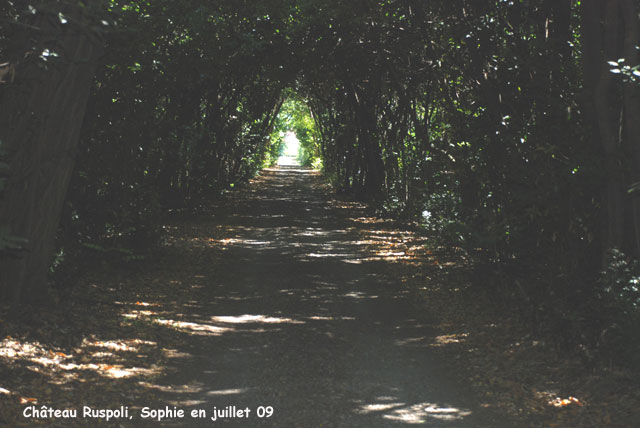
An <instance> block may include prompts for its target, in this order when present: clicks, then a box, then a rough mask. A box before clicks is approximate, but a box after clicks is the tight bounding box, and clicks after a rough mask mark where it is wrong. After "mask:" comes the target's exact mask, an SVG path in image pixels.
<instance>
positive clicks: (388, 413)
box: [155, 167, 496, 428]
mask: <svg viewBox="0 0 640 428" xmlns="http://www.w3.org/2000/svg"><path fill="white" fill-rule="evenodd" d="M319 184H320V180H319V177H318V176H317V175H314V174H313V173H312V172H310V171H307V170H302V169H296V168H295V167H286V168H285V167H281V168H280V169H272V170H267V171H265V173H264V175H263V177H262V179H261V180H259V181H258V182H257V183H253V185H251V186H250V187H249V188H248V189H245V191H243V192H240V193H239V194H238V195H236V197H235V200H234V202H233V203H232V204H231V205H229V206H227V207H226V208H223V209H222V211H223V212H220V210H219V211H218V212H217V213H216V215H215V216H214V217H212V218H211V217H208V216H206V215H205V216H203V217H202V218H201V219H200V221H199V222H198V223H197V224H195V225H194V224H193V223H191V224H189V225H187V226H182V227H178V231H177V232H178V233H177V234H176V235H175V236H178V237H179V238H178V239H176V240H175V241H174V242H173V247H172V248H173V249H171V250H169V251H170V252H171V251H181V250H182V251H186V252H187V253H188V254H189V256H188V257H186V258H183V259H182V260H183V264H182V265H181V266H180V267H177V268H178V269H180V270H183V271H185V272H192V278H193V284H191V286H192V287H193V289H194V290H196V292H197V298H192V299H191V300H189V301H187V302H185V303H184V308H183V309H182V314H181V315H179V316H178V318H177V319H173V320H157V321H158V322H161V323H168V325H172V326H174V327H176V329H178V330H182V331H184V332H185V333H192V334H194V335H191V336H188V337H186V338H185V339H184V340H185V341H184V342H183V344H182V345H181V346H180V347H179V349H178V351H179V352H176V355H175V357H174V358H171V359H170V361H169V364H168V372H169V373H170V374H169V375H168V376H166V377H165V378H163V379H159V380H158V382H157V384H156V385H155V387H156V388H157V389H158V390H160V391H161V392H162V393H161V397H162V398H163V401H166V402H170V403H172V404H173V405H176V406H178V407H179V408H184V409H191V408H193V409H200V408H202V409H207V411H208V414H209V415H210V414H211V410H212V409H213V407H214V406H216V407H217V408H218V409H224V408H225V407H226V406H236V408H237V409H244V408H246V407H248V408H250V409H252V413H251V416H250V418H249V419H243V418H229V419H226V420H224V421H222V420H218V421H217V422H216V424H220V425H225V426H245V427H249V426H273V427H283V428H284V427H367V428H372V427H389V426H402V425H407V426H408V425H413V424H421V423H424V424H427V425H428V426H434V427H435V426H443V427H444V426H446V427H449V426H450V427H467V426H468V427H477V426H485V423H486V426H496V424H495V423H492V422H489V421H487V420H486V418H487V416H486V415H483V414H482V413H483V412H482V411H481V410H482V409H479V408H478V407H477V406H476V404H477V403H475V401H474V399H473V397H470V396H469V394H468V393H467V392H466V390H465V388H464V386H462V385H456V384H455V383H454V382H453V381H452V380H451V379H452V376H450V375H447V373H444V372H443V370H442V368H441V365H440V364H438V362H437V361H436V358H434V356H433V351H431V350H430V349H429V348H428V347H427V344H428V343H429V342H430V338H431V336H432V335H433V331H432V329H431V328H430V325H429V324H430V322H429V318H428V314H425V313H423V312H422V311H421V310H420V308H419V307H417V306H415V305H414V304H413V302H412V300H411V296H410V293H408V292H407V290H404V289H403V288H402V286H401V284H399V283H398V281H397V278H394V274H393V272H394V271H393V270H392V269H388V268H389V266H387V265H386V264H387V262H386V261H385V259H384V257H380V256H379V253H380V252H379V249H378V247H375V248H374V244H375V243H376V241H375V239H378V241H380V240H383V239H385V237H386V236H388V235H389V234H391V236H393V234H394V233H400V232H393V231H384V230H381V231H378V230H375V228H372V227H371V225H370V224H369V225H368V224H366V222H364V223H363V222H361V221H358V220H357V219H358V216H359V215H362V213H361V212H360V211H358V207H357V206H349V205H344V204H340V203H337V202H335V201H333V202H332V201H329V200H328V199H327V196H326V195H325V193H324V192H323V191H322V188H321V186H320V185H319ZM360 210H361V208H360ZM395 238H397V237H395ZM372 239H373V240H372ZM376 255H378V256H376ZM172 258H174V257H170V255H169V254H168V257H167V260H170V259H172ZM181 285H182V286H183V287H184V285H186V284H181ZM259 406H271V407H272V408H273V415H272V416H271V417H270V418H265V419H260V418H258V415H257V414H256V412H257V409H258V407H259ZM482 421H484V422H482ZM197 422H198V421H197V420H190V426H191V425H193V426H199V425H200V424H198V423H197ZM211 424H212V422H211V421H207V422H204V421H202V425H211ZM167 425H171V424H170V423H167ZM176 425H178V426H184V421H182V420H181V421H178V422H176Z"/></svg>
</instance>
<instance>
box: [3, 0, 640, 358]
mask: <svg viewBox="0 0 640 428" xmlns="http://www.w3.org/2000/svg"><path fill="white" fill-rule="evenodd" d="M0 7H2V9H1V10H0V13H1V16H0V26H1V32H0V63H2V64H1V65H0V192H2V193H1V198H2V199H1V205H0V296H1V299H2V300H1V302H2V303H3V304H7V305H11V306H12V307H14V308H16V307H19V306H20V305H22V304H25V303H34V302H40V303H47V302H50V301H51V294H52V291H51V284H53V286H54V287H57V288H64V287H69V286H71V285H72V284H73V278H74V271H76V270H78V269H79V267H80V266H86V264H90V263H93V261H94V260H106V261H110V260H113V261H117V262H118V263H136V261H137V260H140V259H143V258H144V257H145V255H146V254H147V252H148V251H149V249H150V248H153V247H154V246H155V245H157V244H158V243H159V242H160V241H161V240H162V237H163V231H162V227H161V224H162V223H161V219H162V218H163V217H165V216H167V215H169V214H170V213H172V212H179V211H180V210H186V209H194V208H197V207H198V205H199V204H201V203H202V201H204V200H206V199H210V198H215V197H217V196H219V195H220V194H222V193H224V192H225V191H228V190H229V189H231V188H232V187H235V186H236V185H238V184H240V183H242V182H243V181H246V180H247V179H249V178H251V177H253V176H254V175H255V174H256V173H257V172H258V171H259V170H260V169H261V168H263V167H264V166H266V165H269V164H272V163H273V162H275V160H276V159H277V157H278V155H279V153H280V152H281V148H282V144H283V142H282V133H283V132H284V131H286V130H293V131H294V132H295V133H296V134H297V135H298V137H299V138H300V140H301V158H302V161H303V162H304V163H305V164H307V165H316V166H318V165H321V166H322V168H323V170H324V172H325V174H326V175H327V176H328V177H329V178H330V179H331V181H332V183H333V184H334V187H335V188H336V189H337V191H339V192H344V193H347V194H349V195H351V196H353V197H354V198H357V199H361V200H364V201H367V202H368V203H370V204H371V205H372V206H374V207H377V209H379V210H380V213H381V214H382V215H387V216H391V217H394V218H397V219H400V220H402V221H404V222H407V223H411V224H414V225H416V227H419V228H422V229H425V230H427V231H429V232H431V233H432V234H433V236H434V237H435V239H438V240H439V241H440V242H441V243H443V244H446V245H449V246H451V247H455V248H457V249H459V250H460V251H464V252H466V253H467V254H468V256H469V257H471V258H472V259H473V260H474V262H475V264H474V266H475V269H476V270H477V272H476V274H475V278H476V279H477V284H476V287H478V288H479V289H482V290H483V291H484V292H486V293H487V294H489V295H491V296H495V298H496V300H498V301H501V302H503V303H505V306H508V307H511V308H513V309H514V311H515V312H516V313H518V314H519V316H520V317H521V318H522V321H523V322H524V323H526V324H527V325H529V326H530V328H531V335H532V337H541V336H544V337H553V338H554V340H555V341H556V343H557V344H558V346H560V347H563V349H573V350H575V351H577V352H579V353H580V355H582V356H583V357H584V358H585V359H586V360H588V361H591V360H593V359H594V358H597V357H605V358H607V359H610V360H611V361H614V362H616V363H620V364H633V363H638V362H640V360H638V355H640V337H639V336H638V334H637V332H638V326H639V319H640V308H639V307H638V305H640V290H639V288H638V287H639V282H640V267H639V266H638V262H637V260H638V256H639V255H640V96H639V94H640V70H639V69H638V64H639V55H640V51H639V50H638V45H639V44H640V19H639V13H640V3H639V2H638V1H637V0H612V1H607V2H598V1H582V2H580V1H573V0H541V1H537V2H533V1H527V0H512V1H511V0H509V1H504V0H501V1H487V2H479V1H470V0H465V1H460V2H452V1H428V2H427V1H420V0H415V1H414V0H389V1H369V0H363V1H351V2H338V1H335V0H314V1H309V0H300V1H285V0H268V1H233V2H229V1H206V2H205V1H196V0H180V1H175V0H172V1H168V0H154V1H129V0H123V1H119V0H110V1H106V0H86V1H84V2H78V1H75V0H73V1H72V0H57V1H52V0H47V1H43V0H40V1H37V0H33V1H26V0H13V1H9V2H3V5H2V6H0Z"/></svg>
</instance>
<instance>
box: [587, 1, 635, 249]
mask: <svg viewBox="0 0 640 428" xmlns="http://www.w3.org/2000/svg"><path fill="white" fill-rule="evenodd" d="M603 24H604V25H603ZM619 28H620V14H619V2H618V0H610V1H607V2H606V3H604V4H603V3H601V2H595V1H585V2H582V43H583V67H584V79H585V91H586V96H587V102H586V114H587V118H588V121H589V122H591V123H593V126H594V136H595V138H596V140H597V143H598V145H599V146H600V148H601V150H602V152H603V154H604V163H605V164H604V167H605V173H606V178H605V183H604V186H603V187H604V188H603V197H602V203H603V209H602V247H603V252H604V253H606V252H607V251H608V250H609V249H611V248H621V247H622V245H623V244H624V237H625V227H624V218H625V216H624V206H625V204H624V202H625V199H624V188H625V183H624V173H623V168H622V164H621V162H622V159H624V157H623V153H622V150H621V140H620V130H619V117H620V113H621V110H620V107H621V106H620V105H619V102H618V100H617V99H616V91H615V90H614V85H613V74H612V73H611V71H610V70H609V66H608V64H607V60H608V59H617V58H618V54H619V52H617V50H618V32H619Z"/></svg>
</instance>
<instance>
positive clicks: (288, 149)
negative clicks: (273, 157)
mask: <svg viewBox="0 0 640 428" xmlns="http://www.w3.org/2000/svg"><path fill="white" fill-rule="evenodd" d="M299 147H300V141H299V140H298V137H296V134H295V133H293V132H291V131H288V132H287V134H286V135H285V137H284V151H283V153H282V156H280V158H279V159H278V165H299V162H298V149H299Z"/></svg>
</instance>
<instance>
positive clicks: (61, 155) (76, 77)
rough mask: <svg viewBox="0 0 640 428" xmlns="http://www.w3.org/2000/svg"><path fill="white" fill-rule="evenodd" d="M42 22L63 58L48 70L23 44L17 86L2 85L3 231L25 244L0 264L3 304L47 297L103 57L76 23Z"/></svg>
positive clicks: (0, 299) (45, 18)
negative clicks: (90, 98)
mask: <svg viewBox="0 0 640 428" xmlns="http://www.w3.org/2000/svg"><path fill="white" fill-rule="evenodd" d="M36 20H37V21H36V22H35V23H34V24H35V25H34V27H37V28H39V34H43V35H46V37H51V34H54V35H56V36H55V38H56V41H57V44H56V46H57V48H56V49H55V50H56V51H57V53H58V55H59V58H54V57H49V61H47V62H46V63H44V64H43V62H42V61H40V60H38V59H37V56H39V55H40V54H41V52H33V51H31V52H29V51H28V49H27V47H28V46H30V45H27V44H25V49H24V52H25V58H26V59H25V60H24V61H23V63H22V64H17V66H16V75H15V81H14V83H13V84H10V85H8V84H5V85H3V86H0V91H1V92H0V138H1V139H2V141H3V142H5V143H6V146H7V149H8V152H9V164H10V168H11V177H10V179H9V183H8V185H7V189H6V193H5V197H4V199H3V201H2V205H1V206H0V225H1V226H3V227H8V229H9V230H10V233H11V235H13V236H18V237H22V238H25V239H26V240H27V244H26V252H25V255H24V256H23V257H21V258H18V259H7V260H0V272H1V275H0V302H13V303H18V302H26V301H41V300H44V299H46V297H47V295H48V293H47V290H48V289H47V283H46V277H47V273H48V269H49V266H50V263H51V259H52V253H53V249H54V241H55V236H56V231H57V227H58V223H59V221H60V215H61V211H62V205H63V202H64V197H65V194H66V192H67V187H68V184H69V179H70V176H71V172H72V169H73V165H74V159H75V152H76V147H77V144H78V140H79V134H80V129H81V126H82V121H83V117H84V114H85V109H86V104H87V98H88V95H89V91H90V88H91V85H92V82H93V77H94V73H95V69H96V64H97V59H98V57H99V56H100V54H101V43H100V42H99V41H98V39H96V38H94V37H92V36H90V35H89V34H88V32H87V30H86V28H84V26H81V25H80V23H79V22H78V21H77V20H73V18H71V17H70V19H69V22H68V23H66V24H64V25H63V24H61V23H60V21H59V20H58V17H57V16H55V15H46V14H43V15H41V16H36ZM39 34H38V36H39ZM43 37H45V36H43ZM27 40H28V39H27ZM51 50H54V48H51ZM45 66H46V67H45Z"/></svg>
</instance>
